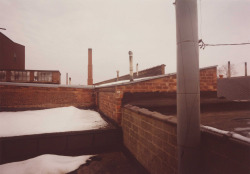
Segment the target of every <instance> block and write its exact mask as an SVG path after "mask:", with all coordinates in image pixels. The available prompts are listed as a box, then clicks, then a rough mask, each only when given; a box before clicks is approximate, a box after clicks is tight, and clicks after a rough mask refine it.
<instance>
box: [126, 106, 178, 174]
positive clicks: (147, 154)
mask: <svg viewBox="0 0 250 174" xmlns="http://www.w3.org/2000/svg"><path fill="white" fill-rule="evenodd" d="M176 121H177V120H176V118H175V117H172V116H164V115H162V114H160V113H157V112H151V111H148V110H147V109H142V108H139V107H136V106H131V105H126V106H125V107H124V108H123V112H122V129H123V141H124V145H125V146H126V147H127V148H128V149H129V150H130V152H131V153H132V154H133V155H134V156H135V158H136V159H137V160H138V161H139V162H140V163H141V164H142V165H143V166H144V167H145V168H146V169H147V170H148V171H149V172H150V173H152V174H158V173H162V174H164V173H166V174H168V173H171V174H174V173H177V143H176V142H177V137H176V131H177V130H176Z"/></svg>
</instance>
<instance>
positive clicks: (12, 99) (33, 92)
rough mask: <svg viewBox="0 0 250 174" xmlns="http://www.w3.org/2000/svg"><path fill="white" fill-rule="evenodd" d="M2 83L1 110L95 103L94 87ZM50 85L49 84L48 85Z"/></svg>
mask: <svg viewBox="0 0 250 174" xmlns="http://www.w3.org/2000/svg"><path fill="white" fill-rule="evenodd" d="M20 85H21V84H19V85H18V86H17V85H15V84H12V85H3V84H0V110H12V109H17V110H18V109H22V110H23V109H32V108H34V109H38V108H54V107H64V106H75V107H83V108H89V107H94V105H95V96H94V92H93V89H87V88H77V87H76V88H71V87H59V86H57V85H55V86H54V87H45V86H46V85H35V86H32V85H31V84H25V86H20ZM47 86H49V85H47Z"/></svg>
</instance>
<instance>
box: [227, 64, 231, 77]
mask: <svg viewBox="0 0 250 174" xmlns="http://www.w3.org/2000/svg"><path fill="white" fill-rule="evenodd" d="M227 66H228V68H227V78H230V77H231V69H230V61H228V65H227Z"/></svg>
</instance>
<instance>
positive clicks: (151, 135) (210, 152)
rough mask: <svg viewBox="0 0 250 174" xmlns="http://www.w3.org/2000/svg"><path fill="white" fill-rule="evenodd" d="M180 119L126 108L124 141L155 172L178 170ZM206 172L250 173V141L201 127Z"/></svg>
mask: <svg viewBox="0 0 250 174" xmlns="http://www.w3.org/2000/svg"><path fill="white" fill-rule="evenodd" d="M176 129H177V119H176V117H173V116H166V115H162V114H159V113H157V112H151V111H148V110H147V109H143V108H139V107H136V106H131V105H126V106H125V107H124V108H123V109H122V130H123V143H124V145H125V146H126V147H127V149H128V150H129V151H130V152H131V153H132V154H133V156H134V157H135V158H136V159H137V160H138V161H139V162H140V163H141V164H142V165H143V166H144V167H145V168H146V169H147V170H148V171H149V172H150V173H151V174H159V173H161V174H174V173H177V171H178V165H177V162H178V159H177V130H176ZM200 153H201V158H200V164H197V165H200V169H201V173H202V174H235V173H237V174H249V171H250V165H249V162H250V143H249V142H246V141H244V140H241V139H237V138H233V137H232V136H230V134H226V135H225V134H222V133H220V132H213V131H211V130H209V129H207V128H205V127H202V126H201V151H200Z"/></svg>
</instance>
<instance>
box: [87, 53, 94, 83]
mask: <svg viewBox="0 0 250 174" xmlns="http://www.w3.org/2000/svg"><path fill="white" fill-rule="evenodd" d="M88 85H93V65H92V48H89V49H88Z"/></svg>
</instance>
